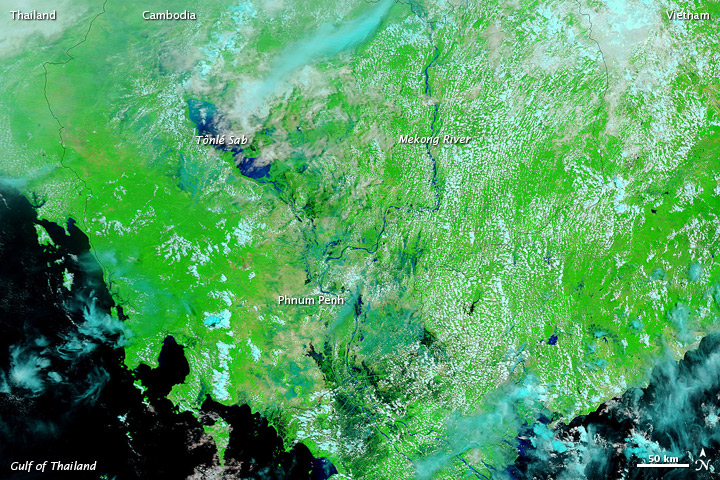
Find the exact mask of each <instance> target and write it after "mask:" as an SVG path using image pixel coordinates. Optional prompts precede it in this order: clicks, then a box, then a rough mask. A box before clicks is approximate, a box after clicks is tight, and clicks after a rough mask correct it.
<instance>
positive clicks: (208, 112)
mask: <svg viewBox="0 0 720 480" xmlns="http://www.w3.org/2000/svg"><path fill="white" fill-rule="evenodd" d="M187 104H188V115H189V117H190V121H191V122H193V123H194V124H195V128H197V131H198V135H200V136H210V137H215V136H217V135H219V134H220V133H221V132H223V131H226V130H227V127H228V125H229V123H228V122H227V120H226V119H225V118H223V116H222V115H221V114H220V113H219V112H218V109H217V107H216V106H215V105H214V104H212V103H210V102H204V101H202V100H195V99H193V98H191V99H189V100H188V101H187ZM210 146H211V147H212V148H215V149H216V150H220V151H222V152H232V154H233V158H234V159H235V165H236V166H237V167H238V169H239V170H240V173H241V174H243V175H244V176H246V177H249V178H253V179H256V180H257V179H259V178H263V177H265V176H267V174H268V173H269V172H270V166H271V165H270V164H269V163H268V164H267V165H262V166H258V165H255V163H256V161H257V160H258V157H248V156H246V155H245V152H244V150H243V149H242V148H241V147H240V146H239V145H227V144H225V145H210Z"/></svg>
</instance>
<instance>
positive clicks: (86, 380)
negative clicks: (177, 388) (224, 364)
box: [0, 185, 337, 480]
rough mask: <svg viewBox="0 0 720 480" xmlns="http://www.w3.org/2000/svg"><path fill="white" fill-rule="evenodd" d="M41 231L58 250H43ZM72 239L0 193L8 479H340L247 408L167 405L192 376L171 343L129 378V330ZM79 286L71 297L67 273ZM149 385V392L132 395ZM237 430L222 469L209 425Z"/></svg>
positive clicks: (0, 470)
mask: <svg viewBox="0 0 720 480" xmlns="http://www.w3.org/2000/svg"><path fill="white" fill-rule="evenodd" d="M38 224H40V225H43V226H44V227H45V228H46V229H47V231H48V232H49V234H50V235H51V237H52V238H53V241H54V243H55V246H45V245H39V244H38V241H37V234H36V231H35V228H34V226H35V225H38ZM67 232H68V233H66V231H65V229H63V228H62V227H60V226H59V225H56V224H53V223H51V222H47V221H41V220H38V219H37V217H36V214H35V210H34V208H33V207H32V205H31V204H30V203H28V201H27V200H26V199H25V198H24V197H22V196H20V195H19V194H18V193H17V192H14V191H11V190H9V189H7V188H5V187H3V186H1V185H0V292H1V293H0V478H3V479H4V478H8V479H34V478H43V479H53V480H54V479H64V478H68V479H70V478H72V479H83V478H101V475H106V476H107V477H105V478H117V479H185V478H188V477H191V478H196V479H205V478H208V479H209V478H228V479H230V478H233V479H235V478H249V479H308V480H325V479H327V478H328V477H330V476H331V475H332V474H333V473H336V472H337V470H336V469H335V467H334V466H333V465H332V464H331V463H330V462H329V461H327V460H326V459H324V458H314V457H313V456H312V454H311V453H310V451H309V450H308V449H307V447H305V445H303V444H297V445H295V446H294V447H292V448H291V449H290V450H289V451H286V449H285V446H284V445H283V442H282V440H281V439H280V437H279V436H278V435H277V432H276V431H275V429H274V428H273V427H271V426H270V425H269V423H268V421H267V420H266V419H264V418H263V417H262V416H260V415H259V414H253V413H252V412H251V411H250V408H249V407H248V406H247V405H234V406H224V405H221V404H219V403H217V402H214V401H213V400H212V398H210V396H207V397H206V399H205V401H204V403H203V405H202V408H201V411H200V413H199V415H198V417H196V416H194V415H192V414H191V413H189V412H179V411H177V409H176V408H175V407H174V406H173V404H172V402H170V400H168V399H167V394H168V392H169V391H170V389H171V388H172V387H173V386H174V385H177V384H179V383H182V382H183V381H184V380H185V377H186V376H187V375H188V373H189V371H190V369H189V365H188V362H187V360H186V358H185V353H184V347H183V346H182V345H179V344H178V343H177V341H176V340H175V339H174V338H172V337H167V338H166V339H165V340H164V342H163V346H162V350H161V353H160V356H159V358H158V367H157V368H150V367H149V366H147V365H141V366H140V367H138V368H137V369H136V370H135V371H130V370H128V369H127V368H126V367H125V366H124V363H123V359H124V349H123V345H124V343H123V342H124V338H125V333H124V326H123V324H122V322H121V321H119V320H118V319H117V318H116V317H113V316H111V315H110V312H111V311H112V310H113V309H115V311H116V313H117V317H119V318H120V319H122V320H124V319H125V318H126V317H125V316H124V314H123V312H122V309H121V308H120V307H118V306H116V305H115V304H114V302H113V299H112V297H111V295H110V294H109V292H108V290H107V288H106V285H105V283H104V281H103V276H102V270H101V268H100V266H99V265H98V264H97V262H96V261H95V260H94V257H92V256H91V255H90V254H89V242H88V238H87V237H86V236H85V235H84V234H83V233H82V232H81V231H80V230H79V229H78V228H77V226H76V225H75V223H74V222H73V221H70V222H68V225H67ZM65 270H67V271H68V272H69V273H71V274H72V275H73V276H74V279H73V286H72V289H71V290H70V291H68V290H67V289H66V288H64V287H63V272H64V271H65ZM134 382H140V383H141V384H142V385H143V386H144V387H145V388H146V390H145V392H144V393H142V392H141V391H140V390H139V389H138V388H136V387H135V386H134ZM220 418H222V419H224V420H225V421H226V422H228V424H229V425H230V428H231V434H230V441H229V445H228V447H227V450H226V452H225V463H226V465H225V466H221V465H219V460H218V454H217V448H216V445H215V443H214V441H213V439H212V438H211V437H209V436H208V435H206V434H205V432H204V430H203V425H210V424H213V423H214V422H216V421H218V420H219V419H220ZM45 460H48V461H51V462H52V461H62V462H64V463H67V462H74V461H77V462H79V463H93V462H97V470H96V471H94V472H75V471H69V472H63V471H54V472H46V473H44V474H43V473H38V472H31V473H26V472H13V471H11V464H12V462H26V461H34V462H35V463H37V462H43V461H45Z"/></svg>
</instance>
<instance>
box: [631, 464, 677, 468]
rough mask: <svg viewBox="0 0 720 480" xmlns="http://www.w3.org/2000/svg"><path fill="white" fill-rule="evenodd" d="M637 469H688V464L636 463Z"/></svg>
mask: <svg viewBox="0 0 720 480" xmlns="http://www.w3.org/2000/svg"><path fill="white" fill-rule="evenodd" d="M637 466H638V468H688V467H689V466H690V464H689V463H638V464H637Z"/></svg>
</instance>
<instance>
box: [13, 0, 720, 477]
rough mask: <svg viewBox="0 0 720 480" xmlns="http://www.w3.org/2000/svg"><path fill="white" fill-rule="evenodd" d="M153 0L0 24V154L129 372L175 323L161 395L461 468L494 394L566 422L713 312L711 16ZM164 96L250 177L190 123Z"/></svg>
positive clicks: (715, 225)
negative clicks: (62, 235) (116, 308)
mask: <svg viewBox="0 0 720 480" xmlns="http://www.w3.org/2000/svg"><path fill="white" fill-rule="evenodd" d="M167 3H168V2H157V1H155V2H143V3H142V5H140V4H138V3H137V2H119V1H117V0H107V2H105V3H104V4H102V3H100V2H93V3H90V2H85V3H82V2H72V5H70V4H69V3H63V4H62V9H61V8H60V7H54V8H57V10H58V21H57V22H56V23H55V24H54V26H53V29H52V30H47V31H33V30H32V29H28V30H23V31H21V32H17V31H15V30H13V32H14V33H13V34H12V35H11V34H7V38H3V42H4V49H3V53H0V55H3V56H4V58H3V59H2V61H3V69H2V72H1V73H0V80H2V81H0V90H2V91H1V94H0V127H2V134H0V142H1V143H2V146H3V152H4V157H3V158H2V159H1V160H0V174H2V175H3V177H4V178H5V181H8V182H11V183H13V184H14V185H16V186H17V187H18V188H20V189H21V190H22V191H24V192H25V193H26V194H27V195H28V196H29V197H30V198H32V199H34V201H36V202H38V203H42V207H41V208H40V214H41V216H43V217H45V218H48V219H51V220H53V221H58V222H65V221H66V220H67V219H68V218H73V219H75V220H77V221H78V224H79V226H80V228H81V229H82V230H83V231H84V232H86V234H87V235H88V236H89V238H90V241H91V245H92V247H93V249H94V253H95V255H96V256H97V258H98V260H99V261H100V262H101V263H102V265H103V267H104V269H105V274H106V279H107V281H108V283H109V284H110V286H111V289H112V292H113V294H114V295H115V296H116V299H117V301H118V303H119V304H120V305H121V306H122V307H123V309H124V312H125V313H126V314H127V315H128V316H129V319H128V320H127V322H126V323H127V326H128V328H129V329H130V331H131V332H132V335H133V336H132V339H131V342H130V344H129V345H128V347H127V349H126V351H127V359H126V362H127V364H128V366H129V367H135V366H137V365H138V364H139V363H147V364H150V365H153V364H154V363H155V362H156V359H157V355H158V353H159V349H160V347H161V345H162V340H163V338H165V336H167V335H173V336H175V337H176V339H177V340H178V342H179V343H181V344H183V345H185V346H186V350H185V352H186V355H187V356H188V361H189V363H190V366H191V375H190V376H189V377H188V379H187V381H186V382H185V384H184V385H182V386H179V387H177V388H175V389H174V390H173V391H172V392H171V397H172V400H173V401H174V402H175V403H176V405H177V406H178V408H180V409H187V410H191V411H192V410H197V409H198V407H199V405H200V403H201V402H202V401H203V399H204V398H205V395H208V394H210V395H212V396H213V398H215V399H216V400H218V401H221V402H224V403H228V404H231V403H237V402H243V403H249V404H250V406H251V407H252V408H253V410H254V411H259V412H261V413H263V414H264V415H266V416H267V417H268V418H270V419H271V421H272V423H273V424H274V425H275V426H276V428H278V430H279V432H280V433H281V435H282V436H283V438H284V439H285V440H286V445H287V446H288V447H289V446H291V445H292V444H293V443H294V442H303V443H305V444H306V445H308V446H309V447H310V448H311V450H312V452H313V454H314V455H315V456H327V457H329V458H330V459H331V460H332V462H333V463H334V464H335V465H336V466H337V468H338V470H339V471H340V474H341V475H340V478H355V479H362V478H378V479H381V478H387V479H398V478H413V477H416V476H417V477H420V478H430V477H433V478H448V479H450V478H463V477H464V476H467V475H471V473H472V470H473V469H475V470H477V471H478V472H481V473H483V474H486V475H492V474H493V473H492V472H493V470H492V468H496V469H502V468H504V466H505V465H507V464H508V463H509V462H512V461H513V460H514V456H515V455H516V450H515V449H514V446H513V445H514V444H513V439H514V437H515V436H516V435H517V434H518V428H519V422H521V421H522V420H523V419H518V418H514V419H512V418H507V417H506V416H505V415H504V414H503V411H504V409H505V407H506V406H507V405H508V404H512V405H514V406H515V407H517V406H518V405H519V406H520V407H519V410H520V411H527V419H528V420H529V419H531V418H532V415H534V414H536V413H537V411H538V409H539V408H544V409H545V410H544V411H545V412H546V413H547V412H553V415H554V419H555V420H567V419H568V418H570V417H572V416H574V415H577V414H581V413H585V412H588V411H590V410H593V409H595V408H596V407H597V406H598V405H599V404H600V403H601V402H603V401H605V400H607V399H608V398H611V397H613V396H615V395H617V394H619V393H621V392H622V391H624V390H625V389H627V388H628V387H630V386H637V385H642V384H643V383H644V382H646V380H647V374H648V372H649V369H650V368H651V367H652V365H653V362H655V361H657V360H658V359H660V358H665V357H668V356H672V357H679V356H680V355H682V354H683V353H684V352H685V351H686V350H688V349H689V348H692V347H693V346H694V345H696V343H697V341H698V340H699V339H700V338H701V337H702V336H703V335H705V334H706V333H708V332H710V331H717V330H718V328H719V327H720V324H719V323H718V314H719V313H720V309H719V305H720V265H719V263H718V260H716V258H715V256H716V254H719V253H720V252H718V251H717V245H718V238H719V237H720V218H719V217H718V212H720V210H719V209H718V207H720V169H719V167H718V156H719V155H720V134H719V133H720V132H718V129H719V128H720V127H719V125H720V123H719V122H720V115H719V113H720V111H719V110H718V88H719V86H718V83H719V82H718V80H719V76H720V70H719V69H718V65H720V49H719V48H718V44H719V43H718V41H719V40H720V38H718V33H717V29H716V28H715V27H714V25H716V24H715V23H714V22H708V21H671V20H669V19H668V17H667V14H666V11H667V9H668V8H669V7H667V6H665V5H664V4H661V3H653V2H589V3H588V2H547V3H541V2H507V3H494V4H488V3H487V2H479V3H478V4H474V3H472V2H471V3H460V2H439V4H438V3H436V2H432V3H415V2H412V1H411V2H407V3H405V2H398V3H393V2H388V1H381V2H379V3H376V4H371V3H365V2H347V1H344V2H324V3H323V2H303V3H292V2H287V1H286V2H282V1H273V0H267V1H250V2H240V3H227V4H226V3H221V2H212V1H209V2H202V3H198V4H196V5H193V6H192V8H193V9H194V10H193V12H195V14H196V15H197V20H194V21H192V20H191V21H145V20H143V18H142V11H143V10H150V11H163V12H164V11H165V10H166V7H167ZM718 5H720V4H717V3H707V4H704V5H703V7H702V9H700V8H699V7H697V8H696V7H693V6H692V5H691V4H687V5H686V6H685V11H702V12H709V13H710V14H711V15H712V16H718V17H720V10H718ZM38 9H40V8H38ZM2 25H3V28H4V29H6V28H9V27H7V26H4V25H5V24H2ZM6 31H10V30H6ZM2 35H3V34H2V33H0V36H2ZM188 100H191V102H192V101H195V100H199V101H203V102H210V103H212V104H214V105H215V107H216V108H217V112H218V113H217V114H218V116H219V117H221V118H222V119H223V121H222V128H223V131H224V132H226V133H227V134H234V135H236V136H238V135H246V136H247V137H248V138H250V143H249V145H248V148H247V152H248V155H249V156H255V157H257V160H256V164H257V165H259V166H263V165H270V167H269V168H270V169H269V173H268V175H267V176H266V177H264V178H260V179H252V178H249V177H246V176H243V175H242V174H241V172H240V170H239V169H238V168H236V166H235V160H234V159H233V156H232V154H230V153H229V152H222V151H220V150H217V149H213V148H212V147H210V146H206V145H198V144H197V142H196V139H195V135H196V133H197V131H196V129H195V125H194V124H193V122H192V121H191V119H190V113H189V109H188ZM401 135H411V136H414V135H418V136H419V137H427V136H433V135H438V136H440V137H441V141H440V143H439V144H438V145H429V146H426V145H425V144H423V143H420V144H402V143H400V141H399V139H400V136H401ZM443 135H455V136H471V137H472V140H471V141H470V142H469V143H467V144H456V145H451V144H444V143H443V142H442V136H443ZM43 202H44V203H43ZM40 234H42V232H40ZM278 295H285V296H289V297H298V298H301V297H312V298H317V297H318V295H324V296H326V297H333V298H342V299H344V300H345V305H344V306H332V305H315V306H297V305H295V306H293V305H280V306H279V305H278V304H277V303H278V302H277V299H278ZM551 337H552V341H551ZM553 343H554V344H553ZM516 409H517V408H516ZM209 433H210V434H211V435H213V436H214V437H215V438H216V440H217V442H218V445H219V446H220V447H221V448H222V445H224V444H225V442H226V438H227V429H226V428H225V427H223V425H222V424H217V425H215V426H214V427H213V428H212V430H209Z"/></svg>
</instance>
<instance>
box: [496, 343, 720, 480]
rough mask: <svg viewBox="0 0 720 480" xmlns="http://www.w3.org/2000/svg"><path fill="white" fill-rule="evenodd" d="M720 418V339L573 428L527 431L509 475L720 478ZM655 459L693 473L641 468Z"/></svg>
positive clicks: (542, 426) (544, 424)
mask: <svg viewBox="0 0 720 480" xmlns="http://www.w3.org/2000/svg"><path fill="white" fill-rule="evenodd" d="M719 414H720V334H712V335H708V336H707V337H706V338H704V339H703V340H702V341H701V342H700V345H699V347H698V348H697V350H693V351H689V352H687V354H686V355H685V357H684V358H683V359H682V360H680V361H679V362H664V363H662V364H660V365H658V366H657V367H656V368H655V369H654V370H653V373H652V377H651V381H650V384H649V385H648V387H647V388H632V389H629V390H628V391H626V392H625V393H624V394H623V395H622V396H621V397H619V398H615V399H613V400H611V401H608V402H606V403H604V404H602V405H601V406H600V407H598V409H597V410H595V411H594V412H592V413H590V414H588V415H582V416H579V417H576V418H575V419H573V420H572V421H571V422H570V423H569V424H564V423H560V424H559V425H556V426H555V427H551V423H550V420H549V419H548V418H540V419H539V420H538V421H537V422H536V423H535V424H534V425H528V426H526V428H525V430H524V431H523V432H522V433H521V434H520V435H519V436H518V438H517V440H518V444H519V448H518V452H519V457H518V459H517V461H516V462H515V463H514V465H512V466H511V467H510V468H509V469H508V470H507V472H506V473H507V474H508V476H509V477H510V478H517V479H561V478H567V479H582V478H588V479H615V478H623V479H644V478H650V479H655V478H664V479H685V478H691V479H696V478H718V475H720V473H718V472H720V421H719V419H718V415H719ZM702 449H704V450H705V454H706V455H705V457H700V454H701V453H702ZM650 455H659V456H660V458H661V459H662V458H663V456H665V455H667V456H670V457H677V458H678V462H679V463H689V464H690V467H689V468H637V466H636V465H637V464H638V463H649V461H648V460H649V456H650ZM700 459H702V460H704V461H705V462H706V464H707V465H708V469H707V470H706V469H705V467H704V465H703V464H702V463H701V462H699V460H700ZM668 463H677V462H668ZM713 470H714V473H713Z"/></svg>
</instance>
